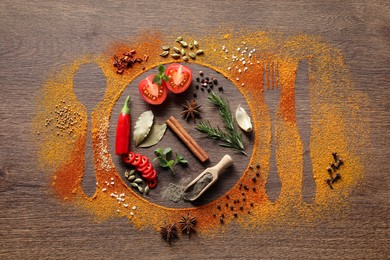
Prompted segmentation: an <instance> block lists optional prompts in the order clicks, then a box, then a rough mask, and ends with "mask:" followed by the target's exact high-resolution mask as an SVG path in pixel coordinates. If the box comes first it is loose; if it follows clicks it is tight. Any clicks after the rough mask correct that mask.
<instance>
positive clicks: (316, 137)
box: [33, 30, 369, 234]
mask: <svg viewBox="0 0 390 260" xmlns="http://www.w3.org/2000/svg"><path fill="white" fill-rule="evenodd" d="M212 35H214V36H210V35H207V36H204V37H202V38H201V37H197V40H198V41H199V42H201V43H202V49H204V51H205V55H202V56H199V57H198V58H197V59H196V60H190V62H194V63H197V64H200V65H203V66H206V67H210V68H212V69H214V70H215V71H218V72H220V73H221V74H222V75H224V76H225V77H227V78H228V79H229V80H231V81H232V82H233V83H234V84H235V85H236V87H237V88H238V90H239V91H240V92H241V93H242V95H243V96H244V97H245V99H246V100H247V102H248V104H249V107H250V109H251V112H252V117H253V123H254V132H255V133H256V136H255V140H254V149H253V153H252V155H251V159H250V165H257V164H260V165H261V166H262V167H261V169H260V170H259V172H260V177H259V178H257V181H256V182H253V181H252V178H253V177H254V176H255V172H256V171H255V170H251V169H249V168H248V169H246V170H245V172H244V173H243V175H242V177H241V179H240V180H239V182H238V183H237V184H236V185H235V186H234V187H233V188H232V189H231V190H230V191H229V192H228V193H227V194H226V195H228V196H223V197H221V198H219V199H217V200H215V201H213V202H211V203H209V204H207V205H204V206H201V207H197V208H188V209H173V208H166V207H162V206H159V205H156V204H153V203H151V202H149V201H147V200H146V199H145V198H143V197H141V196H139V195H138V194H137V193H135V192H133V191H132V190H131V189H130V188H129V187H128V186H127V185H126V184H125V183H124V182H123V181H122V179H121V178H120V175H119V173H118V172H117V171H116V169H115V166H114V164H113V162H112V160H111V156H110V154H109V153H108V144H107V139H108V136H107V131H108V122H109V117H110V112H111V110H112V108H113V106H114V104H115V102H116V100H117V99H118V98H119V96H120V95H121V93H122V92H123V91H124V89H125V88H126V86H127V85H128V84H129V82H131V81H132V80H134V79H135V78H136V77H137V76H139V75H140V74H142V73H143V72H144V71H146V70H148V69H150V68H153V67H155V66H157V65H158V64H160V63H169V62H173V61H174V60H173V59H172V58H171V57H168V58H162V57H160V56H159V54H160V53H161V46H162V45H165V43H169V42H173V41H174V39H175V37H173V36H172V35H171V36H166V37H164V36H163V35H161V34H158V33H150V32H148V33H145V34H142V35H140V36H139V37H138V38H137V39H135V40H134V41H133V42H131V43H117V44H113V46H112V47H111V48H109V49H108V50H107V52H106V53H104V54H101V55H98V56H93V57H92V56H90V57H83V58H80V59H78V60H76V61H75V62H74V63H73V64H70V65H69V66H65V67H64V68H62V69H61V70H59V71H58V73H56V74H55V75H54V76H53V77H51V78H50V79H49V80H48V81H47V82H46V84H45V85H44V86H43V91H42V93H40V95H39V97H38V102H39V105H40V106H39V110H38V112H37V115H36V117H35V119H34V122H33V128H34V132H39V133H40V134H39V136H38V139H37V141H39V143H40V153H39V158H38V159H39V161H40V165H41V166H42V167H43V168H45V169H48V171H49V172H51V173H52V174H53V179H52V187H53V189H54V191H55V194H57V196H58V197H59V198H60V199H63V200H71V201H76V203H77V204H78V205H80V206H82V207H83V208H85V209H87V210H89V211H91V212H92V213H93V214H94V215H95V216H96V217H97V219H98V220H105V219H107V218H110V217H126V218H128V219H129V220H131V222H132V223H134V225H135V226H136V227H139V228H153V229H158V228H159V227H160V226H161V225H163V223H164V222H166V223H169V222H176V221H178V220H179V219H180V216H181V215H184V214H185V213H186V212H190V213H191V215H193V216H195V217H196V218H197V223H198V224H197V229H198V231H200V232H203V233H204V234H206V233H207V234H212V233H213V231H215V230H219V228H220V227H223V226H227V225H226V224H229V223H230V222H232V221H237V222H238V223H241V224H242V226H243V227H254V226H255V227H260V226H266V225H270V224H271V223H275V222H285V223H293V222H294V221H300V220H301V221H307V220H308V219H316V218H320V217H321V216H323V215H326V212H334V211H336V210H337V208H341V207H343V206H344V198H346V197H348V195H349V192H350V191H351V189H353V188H354V187H356V184H358V182H359V181H360V180H361V179H362V176H363V170H364V167H363V165H362V160H361V158H360V157H359V156H358V155H357V154H358V153H357V151H358V150H359V149H361V148H362V147H363V145H364V144H365V143H366V142H368V135H369V133H368V130H367V129H368V127H366V126H365V125H364V123H362V122H359V115H360V113H361V111H360V110H359V109H360V107H362V106H363V105H364V104H365V103H366V102H367V97H366V96H365V95H363V94H361V93H358V92H356V90H354V89H353V86H352V84H351V82H350V79H349V76H348V70H347V67H346V65H345V64H344V61H343V57H342V55H341V54H340V51H339V50H337V49H335V48H333V47H332V46H329V45H327V44H326V43H324V42H322V41H321V40H320V39H318V38H315V37H310V36H306V35H299V36H295V37H284V36H283V35H281V34H272V33H269V32H253V31H252V32H250V31H244V32H242V33H238V32H234V31H232V30H231V31H229V32H228V33H226V32H219V33H216V34H212ZM186 38H188V39H190V40H193V39H194V37H192V36H191V35H188V36H186ZM246 47H248V50H251V49H256V51H254V52H253V53H251V57H247V58H246V59H245V60H246V62H247V63H246V64H243V63H242V62H241V63H240V62H237V61H232V55H234V54H236V55H239V54H240V53H239V52H237V49H238V48H240V50H241V48H243V49H245V48H246ZM129 48H130V49H136V50H137V53H138V54H139V55H140V56H141V57H142V56H143V54H147V55H148V56H149V58H148V61H147V62H145V63H142V64H135V65H134V67H132V68H131V69H130V70H126V71H125V72H124V74H123V75H121V76H119V75H118V74H117V73H116V70H115V68H114V67H113V66H112V62H113V58H112V56H113V53H117V54H120V53H122V52H123V51H124V50H128V49H129ZM226 50H227V51H226ZM304 59H307V60H309V64H310V71H309V76H310V93H311V100H310V103H311V115H312V119H311V120H312V123H311V128H312V129H311V133H312V135H311V139H310V150H311V154H310V155H311V158H312V162H313V173H314V178H315V182H316V197H315V202H314V203H313V204H307V203H305V202H304V201H303V199H302V172H303V163H302V160H303V145H302V141H301V138H300V135H299V132H298V129H297V125H296V111H295V94H294V87H295V85H294V84H295V77H296V72H297V66H298V63H299V61H300V60H304ZM85 63H95V64H97V65H98V66H99V67H100V68H101V69H102V71H103V73H104V75H105V76H106V78H107V90H106V93H105V95H104V98H103V99H102V101H100V103H99V104H98V105H97V106H96V108H95V109H94V111H93V112H92V127H91V129H92V142H93V149H94V158H95V162H94V163H95V165H97V167H95V170H96V180H97V188H96V193H95V194H94V196H93V197H91V198H88V197H87V196H86V195H85V194H84V193H83V192H82V189H81V181H82V176H83V164H84V161H83V159H80V158H83V156H84V151H85V141H86V129H87V125H86V121H87V115H86V113H87V112H86V109H85V108H84V106H83V105H82V104H80V103H79V102H78V100H77V98H76V97H75V94H74V92H73V85H72V84H73V83H72V82H73V77H74V75H75V73H76V71H77V69H78V68H79V66H80V65H82V64H85ZM236 66H237V67H238V69H236ZM245 68H246V69H245ZM239 70H241V71H239ZM264 74H265V77H264ZM264 78H265V82H264ZM264 84H266V86H267V87H269V88H272V87H277V86H278V85H280V86H279V87H280V88H281V101H280V106H279V108H278V110H277V113H276V119H275V125H276V127H275V128H276V133H275V136H276V141H277V145H278V146H277V147H278V148H277V158H276V160H277V164H278V173H279V176H280V179H281V183H282V187H281V194H280V197H279V198H278V200H277V201H276V202H275V203H271V202H270V201H269V200H268V197H267V192H266V189H265V185H266V181H267V177H268V172H269V159H270V141H271V133H270V120H271V119H270V113H269V109H268V108H267V106H266V105H265V103H264V99H263V85H264ZM340 93H341V94H342V95H341V94H340ZM346 96H348V99H345V98H344V97H346ZM328 100H332V101H333V102H334V103H333V102H332V103H330V102H327V101H328ZM61 102H62V103H63V102H65V103H66V104H67V108H68V109H69V110H71V111H72V112H76V113H79V117H80V118H79V121H78V122H77V123H76V124H75V126H74V127H73V128H72V129H73V130H72V132H71V133H67V134H65V133H62V132H61V131H56V130H57V129H55V127H54V128H53V129H52V126H51V125H49V126H48V125H47V124H45V122H46V123H47V122H48V121H47V120H48V119H49V121H50V119H51V118H52V117H53V111H55V109H56V106H58V104H59V103H61ZM335 103H337V104H339V106H334V105H333V104H335ZM68 106H69V107H68ZM363 125H364V126H363ZM349 127H354V129H355V130H356V132H355V133H356V135H351V134H349V133H348V128H349ZM67 130H69V129H67ZM57 132H58V133H57ZM332 151H337V152H338V153H339V154H341V155H342V156H343V158H344V159H345V165H344V166H343V179H342V181H341V182H339V183H337V185H336V184H335V189H334V190H330V189H329V187H328V186H327V185H326V183H325V182H324V180H325V179H326V178H327V177H328V173H327V171H326V167H327V166H328V164H329V161H330V160H331V159H332V158H331V152H332ZM327 155H329V156H330V158H329V157H328V156H327ZM107 183H114V184H113V185H111V184H110V185H107ZM245 187H246V188H247V189H248V190H246V189H245ZM243 190H245V199H246V200H245V201H243V200H242V199H243V198H242V194H241V193H242V191H243ZM234 200H240V201H241V202H240V203H239V204H238V205H237V206H236V205H235V207H240V206H242V207H243V208H242V209H239V212H240V214H238V215H237V216H234V212H237V210H235V211H234V212H233V211H232V210H230V208H229V207H226V203H227V204H228V205H234V203H233V201H234ZM118 202H120V203H118ZM133 207H134V210H133V211H134V214H133V215H131V214H129V212H130V211H131V209H132V208H133ZM335 207H336V208H335ZM222 214H223V215H224V217H223V223H224V224H225V225H221V223H220V222H221V216H222Z"/></svg>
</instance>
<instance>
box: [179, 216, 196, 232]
mask: <svg viewBox="0 0 390 260" xmlns="http://www.w3.org/2000/svg"><path fill="white" fill-rule="evenodd" d="M179 224H180V228H181V231H182V232H186V233H187V235H189V234H191V233H194V232H195V226H196V217H191V216H190V213H189V212H188V213H187V216H181V220H180V221H179Z"/></svg>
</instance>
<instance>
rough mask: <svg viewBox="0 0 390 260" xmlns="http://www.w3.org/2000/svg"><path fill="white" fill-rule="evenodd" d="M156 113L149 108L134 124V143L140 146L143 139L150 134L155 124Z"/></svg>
mask: <svg viewBox="0 0 390 260" xmlns="http://www.w3.org/2000/svg"><path fill="white" fill-rule="evenodd" d="M153 119H154V115H153V112H152V110H148V111H145V112H143V113H142V114H141V115H140V116H139V118H138V120H137V122H136V123H135V126H134V133H133V139H134V145H135V146H136V147H138V146H139V145H140V144H141V143H142V141H143V140H144V139H145V138H146V137H147V136H148V134H149V132H150V128H151V127H152V125H153Z"/></svg>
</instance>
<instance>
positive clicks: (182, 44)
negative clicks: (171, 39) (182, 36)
mask: <svg viewBox="0 0 390 260" xmlns="http://www.w3.org/2000/svg"><path fill="white" fill-rule="evenodd" d="M179 43H180V44H181V46H182V47H183V48H186V47H187V46H188V43H186V42H185V41H180V42H179Z"/></svg>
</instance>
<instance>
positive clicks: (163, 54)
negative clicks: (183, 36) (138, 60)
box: [160, 51, 169, 57]
mask: <svg viewBox="0 0 390 260" xmlns="http://www.w3.org/2000/svg"><path fill="white" fill-rule="evenodd" d="M168 54H169V51H163V52H162V53H160V56H161V57H166V56H168Z"/></svg>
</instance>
